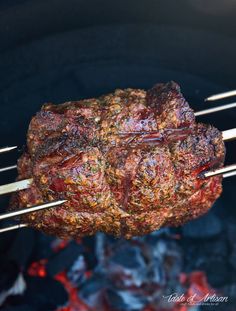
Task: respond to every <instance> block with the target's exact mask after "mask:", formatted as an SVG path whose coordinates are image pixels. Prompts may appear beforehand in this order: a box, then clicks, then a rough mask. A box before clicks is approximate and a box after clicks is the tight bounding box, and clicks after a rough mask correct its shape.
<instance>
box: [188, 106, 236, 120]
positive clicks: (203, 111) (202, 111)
mask: <svg viewBox="0 0 236 311" xmlns="http://www.w3.org/2000/svg"><path fill="white" fill-rule="evenodd" d="M235 107H236V102H235V103H231V104H227V105H222V106H218V107H213V108H209V109H204V110H201V111H197V112H195V113H194V114H195V116H196V117H198V116H203V115H207V114H210V113H214V112H217V111H222V110H227V109H232V108H235Z"/></svg>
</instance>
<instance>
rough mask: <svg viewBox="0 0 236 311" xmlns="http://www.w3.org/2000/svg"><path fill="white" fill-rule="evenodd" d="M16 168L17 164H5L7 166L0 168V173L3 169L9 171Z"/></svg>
mask: <svg viewBox="0 0 236 311" xmlns="http://www.w3.org/2000/svg"><path fill="white" fill-rule="evenodd" d="M16 168H17V165H11V166H7V167H3V168H0V173H2V172H5V171H10V170H13V169H16Z"/></svg>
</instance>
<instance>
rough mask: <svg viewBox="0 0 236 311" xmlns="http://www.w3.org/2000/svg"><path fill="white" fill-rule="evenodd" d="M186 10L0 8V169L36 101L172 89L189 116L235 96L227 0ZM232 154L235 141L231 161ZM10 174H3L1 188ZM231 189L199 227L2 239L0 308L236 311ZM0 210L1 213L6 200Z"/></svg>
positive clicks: (228, 118) (215, 119)
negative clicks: (177, 88)
mask: <svg viewBox="0 0 236 311" xmlns="http://www.w3.org/2000/svg"><path fill="white" fill-rule="evenodd" d="M192 3H193V2H192V1H190V2H187V1H182V2H181V3H178V4H174V3H172V2H171V1H166V2H165V3H161V1H151V0H148V1H146V2H145V4H144V3H142V2H140V3H139V2H138V3H137V2H134V1H120V2H119V3H118V2H117V3H116V4H111V3H110V2H108V1H105V0H104V1H101V3H100V5H99V6H97V5H96V6H94V2H90V1H88V2H86V3H83V2H82V1H72V3H71V4H70V5H69V4H68V3H67V4H66V3H64V2H63V1H57V3H53V1H45V2H44V1H40V3H36V2H34V1H31V2H28V1H14V5H13V3H12V2H10V1H5V4H1V5H0V12H1V13H2V17H1V19H0V25H1V27H0V34H1V39H2V40H1V45H0V52H1V57H0V69H1V70H0V76H1V86H0V94H1V117H0V122H1V130H2V136H1V145H3V146H4V145H18V146H21V150H18V151H15V152H12V153H11V154H8V155H3V156H2V157H1V166H7V165H10V164H12V163H14V161H15V159H16V158H17V157H19V154H20V153H21V151H22V150H23V149H24V144H25V141H24V138H25V132H26V129H27V125H28V122H29V120H30V118H31V116H32V115H33V114H34V113H35V112H36V111H37V110H39V108H40V106H41V105H42V103H43V102H49V101H52V102H56V103H60V102H63V101H66V100H70V99H72V100H77V99H81V98H88V97H93V96H98V95H100V94H103V93H107V92H110V91H112V90H114V89H115V88H126V87H137V88H139V87H140V88H149V87H150V86H152V85H153V84H154V83H156V82H157V81H160V82H163V81H164V82H165V81H168V80H175V81H177V82H178V83H179V84H180V85H181V86H182V88H183V93H184V94H185V96H186V98H187V100H188V101H189V102H190V103H191V106H192V107H193V108H194V109H195V110H196V111H197V110H201V109H205V108H208V107H209V106H210V105H211V104H207V103H204V98H205V97H207V96H209V95H211V94H214V93H218V92H222V91H226V90H230V89H233V88H235V78H236V77H235V75H236V74H235V68H234V67H235V66H234V63H235V52H236V42H235V40H234V35H235V29H236V28H235V26H236V25H235V18H234V17H235V16H234V15H235V14H234V12H233V10H232V8H231V9H227V8H228V7H230V6H229V5H230V1H227V2H226V3H225V7H224V8H225V9H224V10H220V9H218V10H217V5H218V6H219V5H220V4H215V5H214V10H211V6H210V5H209V6H207V9H206V10H203V9H202V7H203V6H204V5H202V6H201V5H200V6H199V5H196V4H192ZM198 3H199V1H198ZM52 4H53V5H52ZM221 103H229V100H225V101H222V102H221ZM235 118H236V112H235V111H234V110H231V111H230V112H229V111H224V112H220V113H216V114H214V115H210V116H206V117H202V118H201V120H202V122H207V123H212V124H214V125H216V126H217V127H218V128H219V129H221V130H225V129H228V128H232V127H235ZM234 155H235V143H233V142H232V143H229V145H227V161H228V163H232V162H234V161H235V157H234ZM15 176H16V173H15V172H13V171H12V172H5V173H2V174H1V176H0V177H1V184H4V183H6V182H10V181H12V180H13V179H14V178H15ZM235 183H236V179H235V178H231V179H226V180H225V181H224V183H223V187H224V193H223V195H222V197H221V198H220V200H219V201H217V203H216V205H215V206H214V207H213V209H212V210H211V211H210V212H209V213H208V214H207V215H205V216H204V217H201V218H199V219H197V220H195V221H193V222H190V223H189V224H187V225H185V226H183V227H181V228H177V229H173V228H168V229H163V230H160V231H156V232H154V233H152V234H150V235H146V236H144V237H140V238H133V239H131V240H128V241H127V240H123V239H114V238H112V237H109V236H105V235H103V234H98V235H96V236H95V237H88V238H84V239H78V240H76V241H75V240H73V241H64V240H59V239H56V238H54V237H49V236H45V235H43V234H41V233H39V232H36V231H33V230H31V229H21V230H19V231H14V232H10V233H6V234H1V235H0V241H1V242H0V248H1V255H0V260H1V265H0V269H1V278H0V284H1V287H0V288H1V291H0V305H1V307H0V310H6V311H15V310H17V311H18V310H19V311H20V310H24V311H28V310H29V311H30V310H37V311H38V310H39V311H42V310H56V311H77V310H78V311H83V310H84V311H87V310H89V311H90V310H91V311H93V310H96V311H100V310H101V311H103V310H104V311H134V310H135V311H136V310H137V311H139V310H140V311H166V310H171V311H187V310H189V311H200V310H214V311H215V310H224V311H230V310H231V311H235V309H236V295H235V293H236V290H235V289H236V264H235V262H236V260H235V258H236V243H235V234H236V218H235V208H234V206H235V198H234V196H233V194H234V188H235ZM0 200H1V206H2V212H4V207H7V206H8V204H9V197H1V198H0ZM6 225H7V222H4V223H1V226H6ZM204 299H205V300H204ZM203 300H204V301H203ZM217 300H222V301H217ZM226 300H227V301H226Z"/></svg>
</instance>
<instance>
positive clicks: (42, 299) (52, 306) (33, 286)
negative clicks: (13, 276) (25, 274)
mask: <svg viewBox="0 0 236 311" xmlns="http://www.w3.org/2000/svg"><path fill="white" fill-rule="evenodd" d="M26 281H27V290H26V292H25V294H24V296H23V301H24V302H25V303H28V304H30V306H33V307H34V310H35V311H42V310H47V311H50V310H52V311H54V310H56V308H57V307H58V306H59V305H63V304H65V303H66V302H67V301H68V294H67V292H66V290H65V288H64V287H63V285H62V284H61V283H59V282H57V281H55V280H53V279H52V278H50V277H45V278H38V277H30V278H27V280H26Z"/></svg>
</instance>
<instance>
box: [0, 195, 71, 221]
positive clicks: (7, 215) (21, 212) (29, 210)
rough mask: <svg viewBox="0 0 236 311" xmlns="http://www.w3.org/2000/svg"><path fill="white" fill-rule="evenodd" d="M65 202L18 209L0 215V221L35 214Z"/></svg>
mask: <svg viewBox="0 0 236 311" xmlns="http://www.w3.org/2000/svg"><path fill="white" fill-rule="evenodd" d="M65 202H66V200H58V201H53V202H48V203H44V204H40V205H35V206H32V207H26V208H22V209H18V210H16V211H12V212H8V213H4V214H0V220H3V219H8V218H14V217H16V216H20V215H25V214H28V213H33V212H37V211H40V210H43V209H46V208H51V207H54V206H57V205H61V204H63V203H65Z"/></svg>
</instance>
